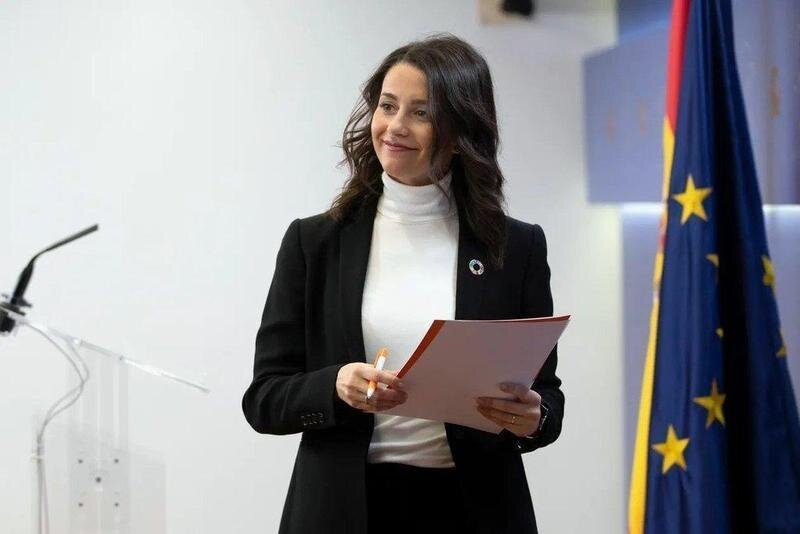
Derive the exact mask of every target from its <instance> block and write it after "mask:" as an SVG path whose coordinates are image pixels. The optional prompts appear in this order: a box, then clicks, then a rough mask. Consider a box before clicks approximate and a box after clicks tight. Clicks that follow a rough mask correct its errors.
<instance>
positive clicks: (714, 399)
mask: <svg viewBox="0 0 800 534" xmlns="http://www.w3.org/2000/svg"><path fill="white" fill-rule="evenodd" d="M694 402H696V403H697V404H699V405H700V406H702V407H703V408H705V409H706V410H708V417H707V418H706V428H708V427H710V426H711V423H713V422H714V420H715V419H716V420H717V421H719V422H720V423H722V426H725V416H724V415H723V413H722V404H723V403H724V402H725V395H723V394H722V393H720V392H719V390H718V389H717V380H716V379H714V380H712V381H711V394H710V395H709V396H708V397H695V398H694Z"/></svg>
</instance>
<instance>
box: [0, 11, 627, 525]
mask: <svg viewBox="0 0 800 534" xmlns="http://www.w3.org/2000/svg"><path fill="white" fill-rule="evenodd" d="M539 4H540V10H539V13H538V15H537V17H536V20H535V22H533V23H531V24H520V25H514V26H495V27H485V26H481V25H480V24H479V23H478V20H477V7H476V5H475V3H474V2H471V1H470V2H468V1H466V0H463V1H462V0H448V1H445V0H437V1H431V0H413V1H411V0H406V1H403V2H388V1H366V0H364V1H355V0H351V1H337V2H325V3H324V2H312V1H310V0H305V1H302V2H301V1H297V0H295V1H292V2H288V1H287V2H267V1H262V2H253V1H230V0H228V1H222V0H205V1H202V2H200V1H194V2H191V1H188V0H173V1H171V2H163V1H160V0H159V1H155V0H139V1H136V2H133V1H125V0H104V1H102V2H101V1H64V2H52V1H51V2H45V1H33V0H29V1H18V2H15V3H4V4H3V5H2V6H1V7H0V51H2V52H0V72H1V73H2V74H0V250H1V251H2V252H1V253H0V254H1V255H0V257H1V258H2V261H0V288H2V289H3V291H6V292H8V291H10V290H11V289H12V288H13V285H14V282H15V281H16V277H17V274H18V272H19V270H20V269H21V268H22V267H23V266H24V264H25V263H26V262H27V261H28V259H29V257H30V256H31V255H32V254H33V253H35V252H36V251H38V249H39V248H40V247H43V246H45V245H47V244H49V243H51V242H53V241H55V240H57V239H60V238H61V237H63V236H65V235H67V234H69V233H72V232H74V231H77V230H79V229H81V228H83V227H85V226H88V225H90V224H92V223H95V222H98V223H99V224H100V227H101V228H100V232H98V233H96V234H93V235H92V236H90V237H87V238H84V239H83V240H81V241H79V242H76V243H74V244H71V245H69V246H68V247H67V248H64V249H61V250H58V251H55V252H53V253H51V254H49V255H46V256H45V257H43V258H42V259H41V260H40V262H39V264H38V265H37V269H36V273H35V277H34V281H33V283H32V285H31V286H30V289H29V291H28V299H29V300H30V301H32V302H33V303H34V310H33V315H34V316H35V317H36V318H37V319H38V320H39V321H40V322H44V323H48V324H51V325H53V326H56V327H58V328H60V329H62V330H66V331H69V332H71V333H74V334H76V335H80V336H82V337H84V338H86V339H89V340H91V341H93V342H95V343H98V344H101V345H105V346H108V347H111V348H113V349H115V350H118V351H120V352H124V353H125V354H127V355H129V356H130V357H133V358H137V359H139V360H142V361H146V362H148V363H152V364H154V365H158V366H161V367H165V368H167V369H169V370H172V371H174V372H177V373H179V374H181V373H182V374H185V375H187V376H188V377H190V378H195V379H199V380H203V381H204V382H206V383H207V384H208V385H209V386H210V387H211V388H212V390H213V391H212V393H211V394H210V395H208V396H204V395H202V394H199V393H195V392H193V391H190V390H188V389H186V390H184V389H182V388H179V387H175V386H173V385H170V384H160V383H158V382H156V381H154V380H152V379H151V378H150V377H148V376H146V375H142V374H141V373H137V372H136V371H132V372H131V373H130V376H131V379H130V397H131V401H130V420H131V423H132V427H131V447H132V449H133V450H134V452H135V454H137V455H138V456H140V457H141V458H146V459H147V460H146V462H147V465H148V466H149V467H148V470H147V472H148V473H149V475H147V477H145V478H148V477H149V480H150V481H151V482H153V483H154V484H155V487H156V488H155V493H151V494H150V495H149V496H148V497H145V496H144V492H145V491H150V490H146V489H145V488H144V487H142V486H141V485H140V484H138V483H137V484H136V487H134V488H132V489H133V493H134V501H133V502H132V509H133V510H137V509H143V508H144V507H145V503H151V502H153V501H154V500H155V502H160V503H162V504H163V507H164V508H163V510H162V511H161V512H159V513H156V514H154V515H151V516H150V517H149V518H147V520H144V518H140V519H138V520H137V521H138V522H137V523H136V527H135V528H134V532H148V533H157V532H159V531H161V532H169V533H223V532H224V533H239V532H242V533H244V532H275V531H276V530H277V526H278V522H279V519H280V514H281V508H282V505H283V500H284V497H285V494H286V489H287V487H288V481H289V475H290V473H291V468H292V464H293V462H294V456H295V451H296V448H297V444H298V442H299V438H300V436H299V434H298V435H291V436H262V435H258V434H256V433H255V432H253V431H252V430H251V429H250V428H249V426H248V425H247V423H246V422H245V420H244V418H243V416H242V413H241V408H240V401H241V395H242V393H243V392H244V389H245V388H246V386H247V385H248V383H249V380H250V378H251V372H252V357H253V344H254V338H255V332H256V328H257V326H258V322H259V319H260V314H261V310H262V307H263V304H264V299H265V297H266V293H267V288H268V285H269V282H270V280H271V276H272V271H273V269H274V265H275V255H276V252H277V248H278V245H279V243H280V239H281V237H282V235H283V232H284V231H285V229H286V227H287V226H288V224H289V222H290V221H291V220H292V219H293V218H295V217H303V216H308V215H312V214H315V213H318V212H320V211H323V210H324V209H325V208H326V207H327V205H328V204H329V202H330V200H331V199H332V198H333V196H334V195H335V194H336V192H337V191H338V189H339V187H340V186H341V185H342V183H343V180H344V177H345V176H344V170H343V169H335V167H334V166H335V163H336V162H337V161H338V160H339V159H340V157H341V154H340V151H339V149H337V148H336V146H335V145H336V144H337V143H338V142H339V139H340V137H341V130H342V128H343V126H344V123H345V121H346V118H347V116H348V115H349V113H350V111H351V109H352V107H353V105H354V104H355V102H356V97H357V94H358V90H359V85H360V84H361V83H362V82H363V81H364V80H365V79H366V77H367V76H368V74H369V73H370V72H371V70H372V69H373V68H374V67H376V66H377V64H378V63H379V62H380V60H381V59H382V58H383V57H384V56H385V55H386V54H387V53H388V52H389V51H390V50H392V49H394V48H396V47H397V46H400V45H401V44H404V43H405V42H407V41H409V40H412V39H415V38H419V37H422V36H424V35H426V34H428V33H431V32H434V31H450V32H452V33H455V34H456V35H459V36H460V37H462V38H464V39H466V40H467V41H469V42H471V43H472V44H473V45H474V46H476V47H477V48H478V49H479V50H480V51H481V52H482V53H483V54H484V55H485V57H486V59H487V60H488V62H489V65H490V68H491V69H492V75H493V78H494V83H495V91H496V94H495V97H496V100H497V105H498V111H499V121H500V131H501V139H502V152H501V158H500V161H501V167H502V169H503V171H504V173H505V175H506V178H507V180H508V187H507V190H506V193H507V196H508V205H509V212H510V214H511V215H512V216H515V217H517V218H520V219H523V220H527V221H530V222H537V223H539V224H541V225H542V227H543V228H544V230H545V232H546V234H547V237H548V243H549V251H550V255H549V261H550V265H551V268H552V270H553V279H552V284H553V285H552V288H553V294H554V298H555V311H556V313H572V314H573V315H574V320H573V322H572V324H571V326H570V328H569V329H568V331H567V333H566V337H565V339H564V340H563V342H562V343H561V345H560V356H561V359H560V363H559V374H560V376H561V377H562V379H563V380H564V390H565V394H566V398H567V401H566V418H565V421H564V432H563V434H562V437H561V438H560V440H559V441H557V442H556V443H555V444H554V445H553V446H551V447H548V448H546V449H543V450H541V451H537V452H534V453H531V454H527V455H525V457H524V458H525V465H526V469H527V473H528V478H529V481H530V484H531V489H532V493H533V498H534V505H535V507H536V512H537V517H538V520H539V524H540V528H541V531H542V532H545V533H555V532H558V533H573V532H574V533H582V532H620V531H622V529H623V524H624V522H623V518H624V508H625V494H626V490H625V488H623V487H622V481H623V478H624V477H623V475H624V471H626V470H628V468H629V465H628V464H629V462H628V459H627V458H624V457H623V452H622V451H623V443H622V403H623V402H624V400H623V399H622V396H621V392H622V354H621V306H622V303H621V290H620V287H621V280H620V276H621V274H620V273H621V270H620V265H621V252H620V228H619V221H618V216H617V210H616V209H615V208H605V207H596V206H589V205H588V204H587V202H586V178H585V168H584V165H583V125H582V102H581V98H582V97H581V63H580V61H581V58H582V56H583V55H584V54H586V53H588V52H590V51H594V50H596V49H598V48H600V47H604V46H609V45H610V44H612V43H613V40H614V38H615V17H614V2H613V0H604V1H602V2H599V1H590V0H586V1H585V2H581V1H578V0H571V1H564V0H548V1H542V2H539ZM588 6H591V7H588ZM64 377H65V364H64V362H63V360H62V359H61V358H60V357H59V356H58V355H57V354H55V353H53V352H52V350H51V349H50V347H48V346H46V345H45V344H44V343H43V342H42V341H41V340H40V339H39V338H38V337H36V336H35V335H34V334H33V333H29V332H20V333H19V335H17V336H16V337H14V338H10V339H8V338H0V436H2V439H0V473H2V478H3V483H2V484H0V530H1V531H2V532H27V531H28V530H29V528H30V526H31V525H32V524H33V520H32V505H31V501H32V496H33V495H34V493H33V487H32V482H33V478H32V467H33V466H32V464H31V462H30V459H29V457H30V450H31V444H32V429H31V428H32V420H33V418H34V416H35V415H36V414H37V413H38V412H39V411H40V410H42V409H43V408H44V407H46V406H47V405H49V404H50V403H51V402H52V401H53V400H55V398H57V397H58V396H59V395H60V393H61V391H62V389H63V388H64V381H65V379H64ZM632 402H636V400H635V399H633V400H632ZM142 476H143V475H142ZM134 478H135V477H134ZM53 484H55V482H53ZM137 495H139V496H137ZM51 498H52V497H51ZM51 505H52V506H53V507H54V513H55V510H56V508H57V507H58V506H59V503H57V502H53V503H51ZM137 506H138V507H139V508H137ZM143 525H147V526H146V527H145V526H143ZM63 531H64V530H63V527H60V526H58V525H53V529H52V532H54V533H56V532H63Z"/></svg>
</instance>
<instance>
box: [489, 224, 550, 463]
mask: <svg viewBox="0 0 800 534" xmlns="http://www.w3.org/2000/svg"><path fill="white" fill-rule="evenodd" d="M522 315H523V317H548V316H551V315H553V297H552V295H551V293H550V267H549V265H548V264H547V241H546V239H545V236H544V231H543V230H542V228H541V226H539V225H538V224H536V225H534V226H533V232H532V236H531V246H530V249H529V252H528V260H527V265H526V268H525V276H524V278H523V291H522ZM557 364H558V345H556V346H555V347H554V348H553V350H552V352H551V353H550V355H549V356H548V357H547V359H546V360H545V362H544V365H543V366H542V369H541V370H540V371H539V375H538V376H537V377H536V380H535V381H534V382H533V385H532V386H531V389H533V390H534V391H536V392H537V393H538V394H539V395H541V397H542V402H543V403H545V404H547V407H548V408H549V409H550V413H549V414H548V416H547V419H546V420H545V423H544V426H543V427H542V431H541V432H540V433H539V434H538V435H535V436H533V437H532V436H528V437H518V436H516V435H515V434H514V433H513V432H509V431H508V430H503V433H506V434H507V438H508V439H509V440H510V441H511V443H512V447H513V449H514V450H516V451H517V452H519V453H526V452H531V451H533V450H536V449H538V448H541V447H544V446H546V445H549V444H550V443H552V442H554V441H555V440H556V438H558V436H559V434H561V421H562V420H563V418H564V393H563V392H562V391H561V379H559V378H558V376H556V365H557Z"/></svg>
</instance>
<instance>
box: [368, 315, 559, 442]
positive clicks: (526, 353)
mask: <svg viewBox="0 0 800 534" xmlns="http://www.w3.org/2000/svg"><path fill="white" fill-rule="evenodd" d="M568 323H569V315H564V316H559V317H537V318H530V319H506V320H487V321H477V320H463V319H457V320H438V319H437V320H435V321H433V323H432V324H431V326H430V328H429V329H428V331H427V333H426V334H425V336H423V338H422V340H421V341H420V343H419V345H418V346H417V349H416V350H415V351H414V353H413V354H412V355H411V357H409V359H408V361H407V362H406V363H405V365H404V366H403V368H402V369H400V371H399V372H398V373H397V376H398V377H400V378H401V379H402V381H403V384H404V386H405V387H404V390H405V391H406V392H408V400H406V402H404V403H403V404H400V405H398V406H395V407H394V408H392V409H390V410H382V411H381V412H379V413H382V414H389V415H402V416H406V417H418V418H422V419H431V420H434V421H442V422H448V423H455V424H458V425H463V426H468V427H472V428H477V429H479V430H484V431H486V432H492V433H495V434H499V433H500V432H501V431H502V430H503V427H501V426H498V425H497V424H495V423H493V422H492V421H490V420H489V419H486V418H485V417H484V416H483V415H481V413H480V412H478V410H477V408H476V403H475V398H477V397H496V398H503V399H514V398H515V397H514V395H512V394H510V393H506V392H504V391H501V390H500V383H502V382H516V383H519V384H524V385H526V386H527V387H530V386H531V385H532V384H533V381H534V379H535V378H536V375H537V374H539V370H540V369H541V368H542V365H543V364H544V361H545V360H546V359H547V357H548V356H549V355H550V351H552V350H553V347H554V346H555V345H556V343H557V342H558V338H559V337H560V336H561V334H562V332H563V331H564V329H565V328H566V327H567V324H568ZM380 387H382V388H385V387H386V386H385V385H384V384H381V385H380Z"/></svg>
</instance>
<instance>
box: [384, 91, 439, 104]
mask: <svg viewBox="0 0 800 534" xmlns="http://www.w3.org/2000/svg"><path fill="white" fill-rule="evenodd" d="M381 96H388V97H389V98H393V99H395V100H399V99H398V98H397V97H396V96H394V95H393V94H392V93H381ZM411 103H412V104H427V103H428V101H427V100H425V99H422V98H416V99H414V100H412V101H411Z"/></svg>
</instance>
